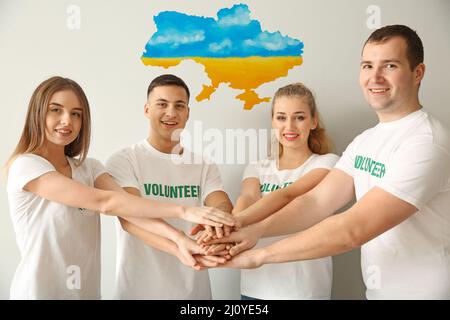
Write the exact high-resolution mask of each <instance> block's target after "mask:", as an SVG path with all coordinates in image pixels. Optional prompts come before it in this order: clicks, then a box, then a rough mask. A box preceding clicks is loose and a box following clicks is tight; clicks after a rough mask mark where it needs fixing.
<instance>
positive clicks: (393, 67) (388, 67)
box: [386, 63, 397, 69]
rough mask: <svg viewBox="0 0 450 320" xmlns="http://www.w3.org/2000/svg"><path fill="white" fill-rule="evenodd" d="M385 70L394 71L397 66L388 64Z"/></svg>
mask: <svg viewBox="0 0 450 320" xmlns="http://www.w3.org/2000/svg"><path fill="white" fill-rule="evenodd" d="M386 68H387V69H395V68H397V66H396V65H395V64H392V63H388V64H387V65H386Z"/></svg>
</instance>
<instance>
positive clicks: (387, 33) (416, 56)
mask: <svg viewBox="0 0 450 320" xmlns="http://www.w3.org/2000/svg"><path fill="white" fill-rule="evenodd" d="M392 37H400V38H402V39H405V42H406V58H407V59H408V62H409V67H410V69H411V71H413V70H414V68H415V67H417V66H418V65H419V64H420V63H423V56H424V54H423V44H422V40H420V37H419V36H418V34H417V32H416V31H414V30H412V29H411V28H409V27H407V26H404V25H400V24H396V25H391V26H385V27H382V28H380V29H377V30H375V31H374V32H373V33H372V34H371V35H370V36H369V38H368V39H367V40H366V42H365V43H364V46H363V48H364V47H365V46H366V44H367V43H377V42H380V43H381V42H385V41H387V40H389V39H391V38H392Z"/></svg>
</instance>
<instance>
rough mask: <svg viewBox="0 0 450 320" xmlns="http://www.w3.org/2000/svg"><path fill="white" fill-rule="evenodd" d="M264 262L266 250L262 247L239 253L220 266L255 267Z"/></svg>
mask: <svg viewBox="0 0 450 320" xmlns="http://www.w3.org/2000/svg"><path fill="white" fill-rule="evenodd" d="M263 264H264V251H263V250H262V249H252V250H247V251H244V252H241V253H239V254H238V255H237V256H234V257H233V258H232V259H231V260H229V261H227V262H226V263H224V264H221V265H220V266H219V267H220V268H236V269H254V268H259V267H261V266H262V265H263Z"/></svg>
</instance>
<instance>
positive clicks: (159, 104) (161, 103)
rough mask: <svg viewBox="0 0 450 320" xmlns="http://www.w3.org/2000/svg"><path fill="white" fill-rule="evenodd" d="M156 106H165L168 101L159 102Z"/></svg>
mask: <svg viewBox="0 0 450 320" xmlns="http://www.w3.org/2000/svg"><path fill="white" fill-rule="evenodd" d="M156 106H157V107H159V108H165V107H166V106H167V103H165V102H157V103H156Z"/></svg>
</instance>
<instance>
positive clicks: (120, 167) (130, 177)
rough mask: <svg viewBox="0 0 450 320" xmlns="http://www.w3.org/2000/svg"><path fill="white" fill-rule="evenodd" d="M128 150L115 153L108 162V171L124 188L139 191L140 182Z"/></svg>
mask: <svg viewBox="0 0 450 320" xmlns="http://www.w3.org/2000/svg"><path fill="white" fill-rule="evenodd" d="M135 163H136V162H135V161H133V159H132V157H131V155H130V154H129V153H128V152H126V149H124V150H121V151H118V152H116V153H114V154H113V155H112V156H111V157H109V159H108V160H107V161H106V170H107V171H108V172H109V174H110V175H111V176H112V177H113V178H114V180H116V182H117V183H118V184H119V185H120V186H121V187H122V188H125V187H132V188H136V189H139V181H138V178H137V175H136V174H137V173H136V172H135V165H136V164H135Z"/></svg>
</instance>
